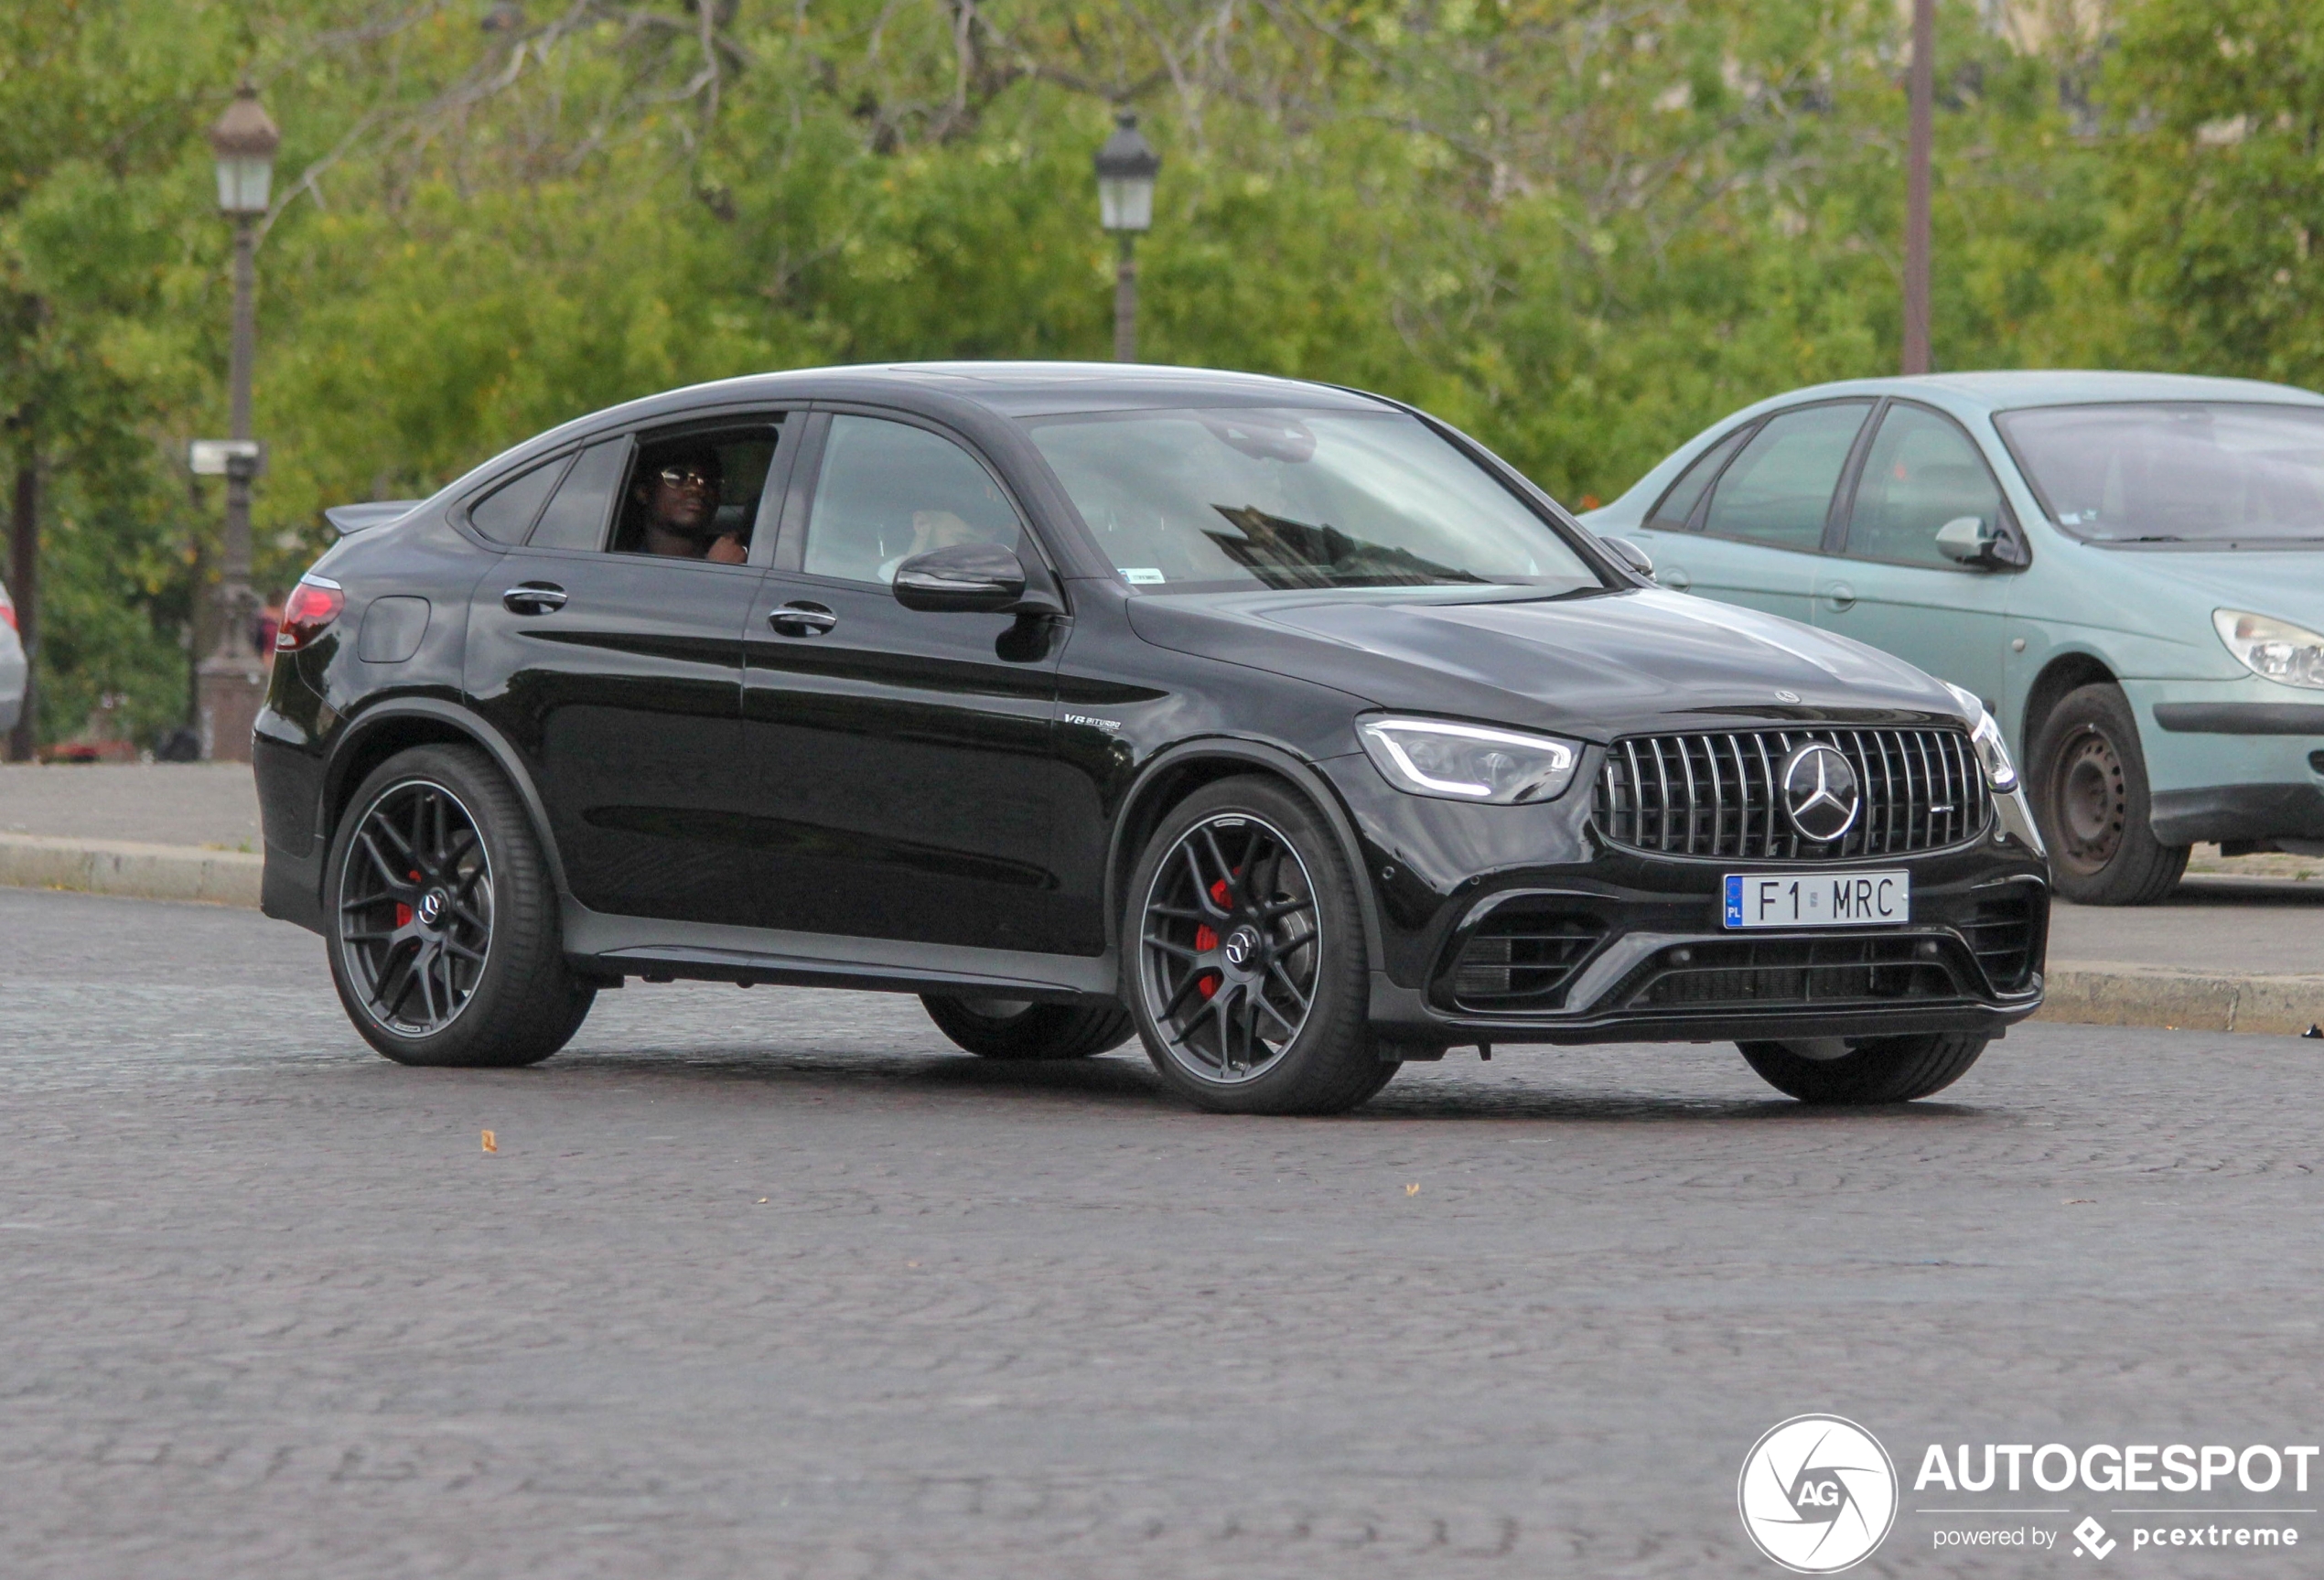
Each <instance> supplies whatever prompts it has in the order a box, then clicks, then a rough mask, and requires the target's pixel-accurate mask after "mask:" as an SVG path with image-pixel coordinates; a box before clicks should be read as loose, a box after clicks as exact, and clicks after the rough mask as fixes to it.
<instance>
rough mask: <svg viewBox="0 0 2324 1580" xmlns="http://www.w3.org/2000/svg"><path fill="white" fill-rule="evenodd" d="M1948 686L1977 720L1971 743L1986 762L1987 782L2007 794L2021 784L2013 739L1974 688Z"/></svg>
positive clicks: (1958, 701)
mask: <svg viewBox="0 0 2324 1580" xmlns="http://www.w3.org/2000/svg"><path fill="white" fill-rule="evenodd" d="M1944 689H1945V690H1947V691H1949V692H1951V693H1953V700H1954V701H1955V702H1957V703H1959V704H1961V711H1962V712H1964V713H1965V714H1967V715H1969V716H1970V717H1971V718H1972V719H1974V720H1975V721H1976V722H1975V723H1974V724H1973V725H1971V726H1969V745H1970V746H1971V747H1972V748H1974V750H1975V752H1976V754H1977V760H1978V761H1979V762H1980V763H1982V764H1984V765H1985V783H1987V784H1989V785H1991V786H1992V787H1993V788H1994V789H1996V790H2000V791H2002V792H2003V793H2004V794H2007V792H2009V791H2010V790H2016V789H2017V764H2015V763H2013V762H2011V761H2010V760H2009V743H2008V742H2007V741H2005V740H2003V739H2002V738H2001V721H2000V720H1998V719H1996V718H1995V717H1994V716H1993V715H1991V714H1989V713H1987V712H1986V711H1985V700H1984V699H1983V698H1982V697H1980V696H1978V695H1977V693H1974V692H1972V691H1964V690H1963V689H1962V688H1961V687H1959V686H1957V685H1954V684H1953V683H1952V682H1951V681H1947V682H1946V683H1945V688H1944Z"/></svg>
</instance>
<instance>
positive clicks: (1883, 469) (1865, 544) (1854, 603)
mask: <svg viewBox="0 0 2324 1580" xmlns="http://www.w3.org/2000/svg"><path fill="white" fill-rule="evenodd" d="M1964 516H1974V517H1975V518H1976V519H1977V520H1978V521H1979V522H1980V523H1982V524H1983V525H1984V526H1985V527H1986V528H1987V529H1988V530H1993V531H1998V532H2003V533H2004V534H2008V533H2013V532H2015V531H2016V525H2015V523H2014V522H2013V521H2010V520H2009V517H2008V512H2007V507H2006V506H2005V505H2004V504H2003V502H2002V497H2001V486H2000V484H1999V483H1997V482H1996V481H1995V479H1994V476H1993V472H1992V470H1991V469H1990V468H1987V467H1986V465H1985V460H1984V457H1981V456H1979V455H1978V453H1977V447H1976V446H1975V445H1974V444H1973V443H1972V442H1971V441H1970V438H1969V435H1967V434H1965V433H1964V432H1963V431H1962V429H1961V428H1960V427H1959V426H1958V425H1956V424H1954V423H1953V421H1952V420H1951V419H1950V418H1947V417H1944V416H1942V415H1940V414H1937V413H1936V412H1933V411H1931V410H1930V409H1929V408H1928V407H1926V406H1919V405H1914V404H1911V403H1907V402H1898V403H1894V404H1892V405H1890V406H1889V407H1888V412H1887V414H1885V415H1884V416H1882V417H1881V419H1880V426H1879V429H1878V431H1877V432H1876V433H1875V434H1874V435H1873V436H1872V444H1871V447H1870V448H1869V449H1868V450H1867V451H1866V453H1865V457H1864V467H1863V469H1862V471H1861V472H1860V474H1859V476H1858V479H1857V482H1856V498H1855V500H1854V502H1853V504H1852V505H1851V506H1850V508H1849V511H1848V521H1847V529H1846V536H1845V539H1844V540H1843V542H1842V544H1841V550H1840V553H1839V554H1836V555H1834V556H1833V557H1831V558H1829V559H1827V560H1825V561H1824V562H1823V563H1822V564H1820V565H1818V566H1817V572H1816V589H1815V590H1816V599H1815V623H1816V624H1817V625H1819V626H1822V627H1824V629H1827V630H1833V631H1837V632H1839V633H1840V634H1841V635H1843V636H1848V637H1854V638H1855V639H1856V640H1858V641H1860V642H1864V643H1866V644H1867V645H1868V646H1871V647H1876V648H1878V649H1880V650H1882V651H1883V652H1890V653H1894V654H1895V655H1896V656H1897V657H1899V658H1900V659H1902V660H1904V661H1906V662H1907V663H1910V664H1912V665H1914V666H1916V667H1917V668H1920V669H1923V670H1926V671H1928V672H1929V673H1931V674H1932V675H1934V676H1936V677H1937V678H1938V679H1939V680H1942V681H1951V682H1952V683H1953V684H1955V685H1957V686H1962V687H1965V688H1966V689H1967V690H1969V691H1972V692H1974V693H1976V694H1977V695H1978V696H1980V697H1982V698H1984V699H1985V703H1986V705H1987V706H1989V707H1990V706H1993V705H1995V704H1996V703H1997V702H1998V700H1999V699H2000V696H2001V684H2002V676H2003V673H2004V672H2005V670H2006V668H2007V658H2008V654H2007V652H2006V651H2005V650H2004V648H2005V645H2006V643H2007V630H2006V622H2005V620H2004V615H2005V612H2006V610H2005V605H2006V603H2007V598H2008V596H2009V589H2010V587H2011V586H2012V585H2013V583H2014V582H2015V579H2016V578H2015V576H2014V575H2013V574H2012V573H2010V572H2009V571H2007V570H1990V569H1973V568H1971V567H1969V566H1966V565H1963V564H1959V563H1958V562H1956V561H1954V560H1953V559H1951V558H1949V557H1947V556H1946V555H1945V554H1943V553H1942V552H1941V551H1940V550H1939V549H1938V547H1937V529H1938V528H1940V527H1942V526H1943V525H1944V524H1945V523H1946V522H1948V521H1957V520H1959V519H1960V518H1962V517H1964Z"/></svg>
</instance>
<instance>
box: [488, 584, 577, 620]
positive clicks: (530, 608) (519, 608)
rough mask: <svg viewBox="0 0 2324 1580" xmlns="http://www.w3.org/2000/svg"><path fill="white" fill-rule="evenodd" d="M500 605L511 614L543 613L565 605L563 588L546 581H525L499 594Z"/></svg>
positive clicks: (548, 612) (549, 612) (550, 612)
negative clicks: (521, 584)
mask: <svg viewBox="0 0 2324 1580" xmlns="http://www.w3.org/2000/svg"><path fill="white" fill-rule="evenodd" d="M500 604H501V607H504V608H506V609H507V610H508V611H509V613H511V614H512V615H545V614H552V613H554V612H555V611H556V610H558V609H561V608H563V607H565V589H564V588H563V587H560V586H554V585H552V584H551V583H548V582H527V583H525V584H524V585H523V586H521V587H511V588H510V589H509V590H508V591H507V592H505V593H502V594H501V595H500Z"/></svg>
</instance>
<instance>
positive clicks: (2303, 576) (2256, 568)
mask: <svg viewBox="0 0 2324 1580" xmlns="http://www.w3.org/2000/svg"><path fill="white" fill-rule="evenodd" d="M2108 552H2109V553H2112V554H2120V555H2121V556H2123V557H2124V558H2125V559H2131V558H2134V557H2135V559H2136V564H2137V565H2138V568H2139V569H2140V570H2142V571H2144V572H2146V573H2147V575H2150V576H2152V577H2154V578H2155V579H2156V580H2157V581H2158V582H2168V583H2171V584H2174V585H2176V586H2190V587H2194V588H2198V589H2200V592H2201V593H2202V595H2203V596H2204V597H2208V598H2210V599H2211V602H2212V603H2213V604H2215V605H2216V606H2217V607H2221V608H2231V609H2243V610H2247V611H2249V612H2250V613H2253V614H2259V615H2273V616H2274V617H2276V618H2277V619H2282V620H2290V621H2292V622H2294V623H2295V624H2298V625H2304V626H2314V625H2315V624H2316V623H2317V618H2316V607H2317V605H2318V604H2319V602H2324V548H2318V549H2174V548H2168V547H2164V548H2151V549H2115V550H2111V551H2108Z"/></svg>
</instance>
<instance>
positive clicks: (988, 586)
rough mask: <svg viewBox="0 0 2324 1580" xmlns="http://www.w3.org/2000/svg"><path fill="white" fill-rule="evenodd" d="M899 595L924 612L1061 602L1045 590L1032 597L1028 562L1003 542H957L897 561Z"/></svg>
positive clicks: (1018, 609) (1006, 610)
mask: <svg viewBox="0 0 2324 1580" xmlns="http://www.w3.org/2000/svg"><path fill="white" fill-rule="evenodd" d="M895 591H896V601H897V602H898V603H899V604H901V605H903V606H904V607H906V608H908V609H918V610H920V612H921V613H922V614H971V613H993V614H1041V613H1047V612H1054V611H1055V609H1056V607H1057V606H1056V604H1055V603H1054V602H1052V601H1051V600H1050V598H1049V596H1048V595H1047V594H1045V593H1040V592H1035V593H1034V594H1032V595H1031V596H1030V597H1028V596H1027V594H1026V591H1025V564H1024V562H1023V561H1021V560H1019V559H1018V558H1017V555H1016V554H1014V553H1012V552H1011V551H1009V550H1007V549H1005V548H1002V547H1001V546H1000V545H999V544H997V543H954V544H952V546H951V547H950V548H943V549H931V550H930V551H929V552H928V553H927V554H914V555H913V556H912V557H911V558H910V559H909V560H906V561H905V562H904V563H903V564H900V565H898V566H897V567H896V582H895Z"/></svg>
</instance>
